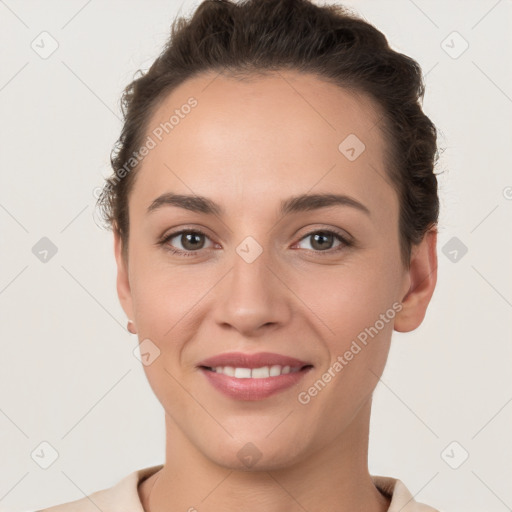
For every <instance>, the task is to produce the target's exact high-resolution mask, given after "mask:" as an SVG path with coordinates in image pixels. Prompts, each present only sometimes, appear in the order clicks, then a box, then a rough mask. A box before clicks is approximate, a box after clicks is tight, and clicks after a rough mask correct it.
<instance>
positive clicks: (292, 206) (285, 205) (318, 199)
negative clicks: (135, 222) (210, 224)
mask: <svg viewBox="0 0 512 512" xmlns="http://www.w3.org/2000/svg"><path fill="white" fill-rule="evenodd" d="M163 206H176V207H178V208H183V209H185V210H190V211H192V212H197V213H204V214H207V215H217V216H222V215H224V213H225V212H224V209H223V208H222V207H221V206H220V205H219V204H217V203H216V202H215V201H212V200H211V199H209V198H207V197H204V196H196V195H185V194H175V193H173V192H167V193H165V194H162V195H161V196H159V197H157V198H156V199H155V200H154V201H153V202H152V203H151V204H150V205H149V207H148V209H147V213H148V214H149V213H151V212H153V211H155V210H158V209H160V208H162V207H163ZM329 206H349V207H351V208H355V209H357V210H359V211H361V212H363V213H365V214H366V215H368V216H371V213H370V210H369V209H368V208H367V207H366V206H365V205H364V204H363V203H360V202H359V201H357V200H356V199H354V198H353V197H349V196H347V195H342V194H301V195H298V196H293V197H290V198H288V199H285V200H283V201H281V205H280V209H279V211H280V214H281V215H289V214H292V213H298V212H305V211H311V210H317V209H320V208H327V207H329Z"/></svg>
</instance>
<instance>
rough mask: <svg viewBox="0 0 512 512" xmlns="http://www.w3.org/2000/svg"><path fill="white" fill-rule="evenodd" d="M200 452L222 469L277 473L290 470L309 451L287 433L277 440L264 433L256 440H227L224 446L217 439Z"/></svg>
mask: <svg viewBox="0 0 512 512" xmlns="http://www.w3.org/2000/svg"><path fill="white" fill-rule="evenodd" d="M260 432H261V431H260ZM251 439H252V440H251ZM212 447H213V448H214V449H213V450H212ZM199 449H200V451H202V452H203V454H204V455H205V456H206V457H207V458H208V459H210V460H211V461H212V462H213V463H215V464H217V465H218V466H221V467H223V468H226V469H230V470H237V471H250V472H256V471H275V470H278V469H283V468H287V467H290V466H292V465H294V464H295V463H297V462H298V461H299V460H300V459H301V458H302V457H301V455H302V456H304V452H305V450H303V449H301V447H300V445H298V444H297V443H296V442H294V440H293V438H292V437H291V436H289V435H287V433H286V432H284V435H282V436H277V435H276V438H275V439H273V440H271V439H269V438H268V437H266V434H262V433H259V434H257V435H254V436H252V437H251V436H250V435H243V436H242V435H240V436H237V437H235V438H229V439H226V440H225V442H224V443H219V441H218V439H216V440H215V441H213V442H212V445H210V446H204V447H199Z"/></svg>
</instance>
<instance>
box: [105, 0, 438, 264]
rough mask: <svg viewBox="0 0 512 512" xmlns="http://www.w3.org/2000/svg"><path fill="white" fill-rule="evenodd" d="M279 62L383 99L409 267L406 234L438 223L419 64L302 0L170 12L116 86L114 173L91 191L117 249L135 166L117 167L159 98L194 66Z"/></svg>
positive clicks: (431, 139) (254, 67)
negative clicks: (118, 122)
mask: <svg viewBox="0 0 512 512" xmlns="http://www.w3.org/2000/svg"><path fill="white" fill-rule="evenodd" d="M280 69H292V70H296V71H299V72H305V73H313V74H315V75H317V76H318V77H319V78H320V79H324V80H326V81H329V82H332V83H335V84H337V85H339V86H340V87H345V88H349V89H353V90H355V91H358V92H362V93H366V94H367V95H369V96H370V97H371V98H372V99H373V100H375V101H376V102H377V104H378V105H379V106H380V107H381V110H382V112H383V113H384V116H383V118H382V119H381V122H380V123H379V126H380V128H381V130H382V133H383V135H384V137H385V140H386V142H387V148H388V157H387V161H386V162H385V164H386V171H387V174H388V177H389V178H391V180H392V182H393V184H394V186H395V188H396V191H397V193H398V197H399V202H400V213H399V231H400V252H401V257H402V262H403V264H404V265H405V266H406V267H407V268H409V263H410V256H411V246H412V244H418V243H419V242H421V240H422V239H423V236H424V235H425V233H426V232H427V231H428V230H429V229H430V228H433V227H435V226H437V222H438V215H439V199H438V194H437V178H436V175H435V173H434V166H435V164H436V163H437V159H438V150H437V142H436V140H437V132H436V128H435V126H434V124H433V123H432V122H431V121H430V119H429V118H428V117H427V116H426V115H425V114H424V112H423V110H422V108H421V106H420V101H422V100H423V95H424V84H423V77H422V74H421V68H420V66H419V64H418V63H417V62H416V61H415V60H413V59H412V58H410V57H408V56H406V55H404V54H402V53H399V52H396V51H394V50H392V49H391V48H390V46H389V44H388V42H387V40H386V37H385V36H384V35H383V34H382V33H381V32H380V31H379V30H377V29H376V28H375V27H374V26H372V25H371V24H369V23H368V22H366V21H364V20H362V19H360V18H359V17H357V16H356V15H355V14H353V13H352V12H350V11H349V10H348V9H347V8H346V7H343V6H341V5H339V4H338V5H335V4H333V5H324V6H318V5H315V4H314V3H312V2H311V1H310V0H242V1H239V2H233V1H230V0H204V1H203V2H202V3H201V4H200V5H199V6H198V7H197V9H196V10H195V12H194V13H193V15H191V16H190V17H189V18H186V17H179V18H176V19H175V20H174V22H173V24H172V26H171V35H170V37H169V40H168V42H167V43H166V45H165V47H164V48H163V50H162V52H161V54H160V55H159V56H158V57H157V59H156V60H155V61H154V63H153V64H152V66H151V67H150V69H149V70H148V71H147V72H146V73H141V76H139V77H138V78H136V79H134V80H133V81H132V82H131V83H130V84H129V85H128V86H127V87H126V89H125V90H124V93H123V96H122V99H121V106H122V112H123V116H124V125H123V128H122V132H121V135H120V137H119V139H118V141H117V142H116V144H115V146H114V148H113V150H112V153H111V156H110V160H111V165H112V169H113V170H114V175H112V176H111V177H110V178H108V179H107V180H106V183H105V186H104V188H103V190H102V192H101V195H100V196H99V198H98V205H99V207H100V208H101V211H102V217H103V219H104V220H105V221H106V222H107V225H108V226H109V227H111V228H112V229H115V230H116V231H117V232H118V233H119V235H120V236H121V239H122V243H123V250H124V254H125V257H127V245H128V244H127V242H128V233H129V222H128V219H129V216H128V194H129V192H130V190H131V188H132V186H133V181H134V176H135V171H136V169H137V167H138V166H135V167H134V169H133V172H129V173H127V174H126V173H125V174H126V175H125V176H124V177H123V178H122V179H119V175H118V170H119V169H121V168H123V167H126V162H127V161H128V160H129V159H130V157H131V155H132V154H133V153H134V151H136V150H137V149H138V148H140V147H141V145H142V143H143V138H144V136H145V134H146V130H147V128H148V123H149V119H150V117H151V115H152V113H153V112H154V111H155V110H156V108H157V107H158V105H159V104H160V103H161V101H163V99H164V98H165V97H166V96H167V95H168V94H169V93H170V92H171V91H172V90H173V89H175V88H176V87H177V86H179V85H180V84H182V83H183V82H184V81H186V80H187V79H189V78H192V77H194V76H195V75H198V74H199V73H202V72H206V71H212V70H213V71H219V72H223V73H228V74H230V75H231V76H233V77H239V78H240V77H244V76H249V75H253V74H265V73H267V72H272V71H276V70H280Z"/></svg>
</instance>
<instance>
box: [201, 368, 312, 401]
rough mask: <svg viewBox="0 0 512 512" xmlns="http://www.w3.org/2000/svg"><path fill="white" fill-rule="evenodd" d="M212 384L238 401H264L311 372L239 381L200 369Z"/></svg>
mask: <svg viewBox="0 0 512 512" xmlns="http://www.w3.org/2000/svg"><path fill="white" fill-rule="evenodd" d="M200 370H201V371H202V373H203V374H204V375H205V376H206V378H207V379H208V381H209V382H210V384H212V385H213V387H214V388H216V389H217V390H219V391H220V392H221V393H224V394H225V395H226V396H228V397H230V398H235V399H238V400H262V399H263V398H267V397H269V396H271V395H275V394H276V393H279V392H280V391H284V390H285V389H288V388H290V387H292V386H294V385H296V384H297V383H298V382H299V381H300V380H301V379H302V378H303V377H304V375H305V374H306V373H307V372H308V371H309V370H311V367H310V366H308V367H306V368H303V369H302V370H299V371H298V372H294V373H285V374H283V375H278V376H276V377H267V378H264V379H252V378H249V379H237V378H236V377H230V376H229V375H224V374H223V373H217V372H212V371H210V370H206V369H205V368H200Z"/></svg>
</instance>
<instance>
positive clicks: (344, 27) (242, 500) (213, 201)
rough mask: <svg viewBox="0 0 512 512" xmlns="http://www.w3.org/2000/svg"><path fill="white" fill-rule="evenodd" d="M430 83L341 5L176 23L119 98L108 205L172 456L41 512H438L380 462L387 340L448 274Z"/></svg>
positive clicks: (278, 2) (290, 4)
mask: <svg viewBox="0 0 512 512" xmlns="http://www.w3.org/2000/svg"><path fill="white" fill-rule="evenodd" d="M423 92H424V89H423V84H422V79H421V70H420V67H419V66H418V64H417V63H416V62H415V61H413V60H412V59H410V58H408V57H407V56H405V55H402V54H400V53H397V52H395V51H393V50H392V49H391V48H390V47H389V46H388V43H387V41H386V38H385V37H384V35H383V34H382V33H380V32H379V31H378V30H377V29H375V28H374V27H373V26H371V25H370V24H368V23H367V22H365V21H363V20H361V19H359V18H357V17H355V15H353V14H350V13H348V12H346V10H345V9H344V8H342V7H339V6H332V5H331V6H323V7H320V6H317V5H315V4H313V3H310V2H309V1H307V0H252V1H251V0H250V1H246V2H239V3H233V2H230V1H227V0H216V1H204V2H203V3H202V4H200V5H199V7H198V8H197V10H196V11H195V13H194V15H193V16H192V17H191V18H190V19H184V18H181V19H178V20H176V21H175V23H174V25H173V27H172V32H171V38H170V40H169V43H168V45H166V47H165V48H164V49H163V51H162V53H161V55H160V56H159V57H158V58H157V59H156V61H155V62H154V63H153V65H152V66H151V68H150V69H149V71H148V72H147V73H145V74H144V75H143V76H141V77H139V78H137V79H136V80H134V81H133V82H132V83H131V84H130V85H129V86H128V87H127V89H126V91H125V94H124V96H123V107H124V108H123V111H124V114H125V123H124V127H123V130H122V133H121V137H120V139H119V141H118V145H117V146H116V148H115V151H114V152H113V156H112V167H113V170H114V174H113V175H112V177H111V178H109V180H108V182H107V183H106V185H105V189H104V191H103V194H102V196H101V197H100V199H99V205H100V207H101V208H102V212H103V214H104V216H105V219H106V221H107V222H108V225H109V226H111V227H112V229H113V233H114V248H115V258H116V262H117V269H118V274H117V291H118V295H119V299H120V302H121V304H122V307H123V309H124V311H125V313H126V315H127V317H128V319H129V320H128V329H129V331H130V332H131V333H133V334H137V336H138V339H139V342H140V352H141V361H142V362H143V364H144V370H145V372H146V375H147V378H148V380H149V383H150V385H151V387H152V389H153V391H154V392H155V394H156V396H157V398H158V400H159V401H160V403H161V404H162V406H163V408H164V410H165V420H166V440H167V443H166V458H165V463H164V464H162V465H158V466H152V467H149V468H144V469H142V470H139V471H136V472H133V473H131V474H130V475H128V476H127V477H125V478H124V479H123V480H121V481H120V482H119V483H118V484H117V485H116V486H114V487H112V488H110V489H104V490H101V491H97V492H96V493H93V494H92V495H90V496H89V497H86V498H83V499H80V500H77V501H74V502H71V503H67V504H62V505H59V506H56V507H52V508H49V509H46V510H47V511H51V512H65V511H68V510H69V511H71V510H73V511H74V512H75V511H86V510H87V511H88V510H98V509H100V510H102V511H103V512H114V511H119V512H120V511H121V510H123V511H126V510H130V511H137V512H143V511H146V512H163V511H169V510H173V511H174V510H176V511H178V510H184V511H185V510H189V511H194V510H199V511H218V510H224V511H228V510H244V511H256V510H258V511H260V510H265V511H276V512H277V511H287V512H289V511H309V512H316V511H327V510H336V511H337V512H348V511H354V510H365V511H366V512H384V511H388V512H398V511H399V510H400V511H403V512H406V511H408V512H412V511H417V512H420V511H435V509H434V508H432V507H429V506H427V505H424V504H421V503H418V502H417V501H416V500H414V498H413V497H412V495H411V493H410V492H409V491H408V489H407V487H406V486H405V484H404V483H403V482H402V481H400V480H398V479H395V478H391V477H384V476H375V475H370V474H369V472H368V464H367V458H368V434H369V422H370V411H371V404H372V393H373V391H374V389H375V387H376V385H377V383H378V380H379V377H380V375H381V374H382V372H383V370H384V367H385V363H386V359H387V355H388V351H389V347H390V343H391V335H392V332H393V330H396V331H399V332H409V331H412V330H414V329H416V328H417V327H418V326H419V325H420V324H421V322H422V321H423V318H424V316H425V313H426V310H427V307H428V304H429V301H430V299H431V297H432V294H433V292H434V288H435V284H436V277H437V256H436V240H437V220H438V213H439V201H438V195H437V180H436V176H435V174H434V172H433V170H434V165H435V162H436V158H437V147H436V129H435V127H434V125H433V124H432V122H431V121H430V120H429V118H428V117H427V116H426V115H425V114H424V113H423V112H422V109H421V107H420V100H421V98H422V96H423ZM322 245H323V246H324V247H322Z"/></svg>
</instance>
